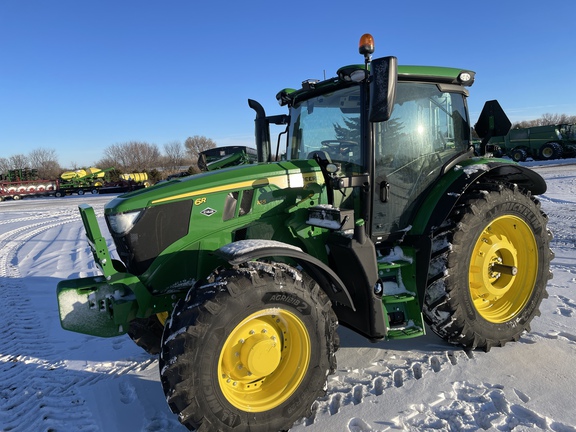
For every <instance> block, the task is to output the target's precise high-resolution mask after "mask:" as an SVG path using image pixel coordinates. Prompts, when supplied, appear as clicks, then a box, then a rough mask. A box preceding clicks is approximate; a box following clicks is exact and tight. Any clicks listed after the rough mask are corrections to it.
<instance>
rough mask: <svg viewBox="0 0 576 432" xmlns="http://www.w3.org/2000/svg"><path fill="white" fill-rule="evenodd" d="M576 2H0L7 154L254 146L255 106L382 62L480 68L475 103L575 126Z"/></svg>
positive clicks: (66, 162)
mask: <svg viewBox="0 0 576 432" xmlns="http://www.w3.org/2000/svg"><path fill="white" fill-rule="evenodd" d="M575 16H576V2H574V1H572V0H548V1H547V2H534V1H532V2H526V1H525V0H524V1H520V0H500V1H494V0H483V1H482V2H454V1H443V0H437V1H424V0H421V1H420V0H417V1H404V2H396V1H388V0H378V1H364V2H356V1H341V0H335V1H324V0H315V1H306V2H304V1H292V2H271V1H260V0H255V1H248V0H246V1H243V2H236V1H230V0H227V1H220V0H211V1H208V2H197V1H194V0H164V1H148V0H138V1H135V0H114V1H112V0H66V1H64V0H51V1H40V0H0V150H1V152H0V157H9V156H11V155H14V154H28V153H29V152H30V151H32V150H34V149H38V148H44V149H53V150H55V151H56V153H57V155H58V159H59V162H60V164H61V165H62V166H63V167H72V166H73V165H77V166H85V165H92V164H93V163H94V162H95V161H97V160H98V159H100V158H101V157H102V156H103V150H104V149H105V148H106V147H108V146H110V145H112V144H117V143H123V142H127V141H134V140H137V141H146V142H148V143H153V144H157V145H158V146H159V147H160V148H162V146H163V145H164V144H166V143H169V142H173V141H180V142H182V143H183V142H184V141H185V139H186V138H187V137H189V136H193V135H202V136H206V137H208V138H211V139H213V140H214V141H215V142H216V144H217V145H232V144H240V145H253V143H254V138H253V130H254V112H253V111H252V110H251V109H250V108H249V107H248V103H247V99H248V98H251V99H255V100H257V101H258V102H260V103H261V104H262V105H263V106H264V108H265V109H266V112H267V114H270V115H272V114H281V113H285V110H284V109H283V108H280V107H279V106H278V104H277V102H276V99H275V95H276V93H277V92H278V91H279V90H280V89H282V88H285V87H293V88H299V86H300V83H301V82H302V81H303V80H305V79H307V78H318V79H323V78H324V76H326V78H329V77H332V76H335V74H336V70H337V69H338V68H339V67H340V66H344V65H347V64H355V63H362V57H361V56H360V55H359V54H358V40H359V38H360V36H361V35H362V34H363V33H371V34H372V35H373V36H374V39H375V45H376V51H375V53H374V57H381V56H386V55H394V56H396V57H398V61H399V63H400V64H422V65H434V66H451V67H461V68H466V69H472V70H474V71H476V83H475V84H474V85H473V86H472V87H471V89H470V98H469V106H470V111H471V119H472V122H475V121H476V119H477V117H478V115H479V114H480V111H481V109H482V106H483V104H484V101H486V100H491V99H498V100H499V101H500V103H501V105H502V106H503V108H504V110H505V111H506V112H507V113H508V115H509V117H510V119H511V120H512V122H515V121H521V120H530V119H534V118H538V117H540V116H541V115H542V114H544V113H553V114H556V113H558V114H568V115H576V72H575V71H576V55H575V49H574V41H575V39H576V33H575V31H574V22H573V21H574V17H575Z"/></svg>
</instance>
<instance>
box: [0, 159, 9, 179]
mask: <svg viewBox="0 0 576 432" xmlns="http://www.w3.org/2000/svg"><path fill="white" fill-rule="evenodd" d="M9 170H10V161H9V160H8V159H6V158H0V175H8V171H9Z"/></svg>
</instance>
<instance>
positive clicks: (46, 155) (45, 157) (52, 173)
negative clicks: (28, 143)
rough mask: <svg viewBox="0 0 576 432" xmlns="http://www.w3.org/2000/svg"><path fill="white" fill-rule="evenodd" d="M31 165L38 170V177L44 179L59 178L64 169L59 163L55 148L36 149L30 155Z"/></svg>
mask: <svg viewBox="0 0 576 432" xmlns="http://www.w3.org/2000/svg"><path fill="white" fill-rule="evenodd" d="M28 161H29V162H30V167H31V168H33V169H36V170H37V171H38V177H40V178H44V179H54V178H57V177H58V176H59V175H60V173H61V171H62V169H61V168H60V164H59V163H58V157H57V156H56V151H55V150H48V149H42V148H40V149H36V150H32V151H31V152H30V154H29V155H28Z"/></svg>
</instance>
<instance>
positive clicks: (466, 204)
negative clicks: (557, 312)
mask: <svg viewBox="0 0 576 432" xmlns="http://www.w3.org/2000/svg"><path fill="white" fill-rule="evenodd" d="M476 186H477V187H478V188H477V189H475V190H473V191H472V192H468V193H467V194H466V195H465V196H464V198H463V200H462V201H461V203H460V205H459V206H457V207H456V208H455V209H454V211H453V212H452V214H451V216H450V218H449V219H448V221H447V222H446V223H445V224H444V225H443V227H442V228H441V229H440V230H438V231H437V232H436V233H435V234H434V238H433V245H434V246H433V254H432V259H431V262H430V267H429V274H428V286H427V289H426V294H425V298H424V308H423V312H424V316H425V319H426V321H427V322H428V324H429V325H430V327H431V329H432V330H433V331H434V332H435V333H436V334H437V335H439V336H440V337H441V338H443V339H444V340H446V341H447V342H449V343H452V344H458V345H462V346H463V347H464V348H467V349H475V348H480V349H483V350H485V351H489V350H490V348H491V347H492V346H503V345H504V344H505V343H507V342H509V341H516V340H518V339H519V338H520V336H521V334H522V333H523V332H524V331H528V330H529V329H530V322H531V321H532V319H533V318H534V317H535V316H537V315H539V314H540V312H539V306H540V303H541V302H542V299H544V298H546V297H547V296H548V295H547V293H546V284H547V282H548V279H550V278H551V277H552V276H551V273H550V270H549V266H550V261H551V259H552V257H553V254H552V252H551V250H550V248H549V247H550V239H551V237H552V235H551V233H550V231H549V230H548V229H547V228H546V223H547V218H546V216H545V215H544V213H542V212H541V211H540V204H539V202H538V201H537V200H535V199H534V198H532V197H531V196H530V195H529V193H526V192H524V191H521V190H519V189H518V188H517V187H515V186H508V185H503V184H499V183H487V184H484V185H476Z"/></svg>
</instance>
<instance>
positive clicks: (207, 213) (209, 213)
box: [200, 207, 216, 216]
mask: <svg viewBox="0 0 576 432" xmlns="http://www.w3.org/2000/svg"><path fill="white" fill-rule="evenodd" d="M200 213H201V214H203V215H204V216H212V215H213V214H214V213H216V210H214V209H213V208H210V207H206V208H205V209H204V210H202V211H201V212H200Z"/></svg>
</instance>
